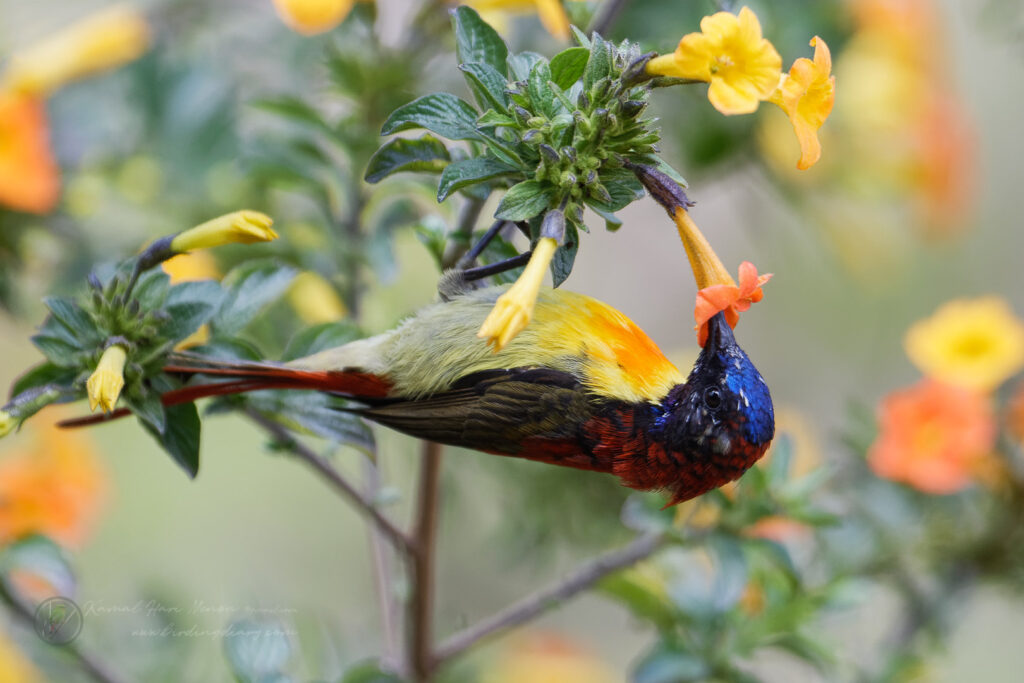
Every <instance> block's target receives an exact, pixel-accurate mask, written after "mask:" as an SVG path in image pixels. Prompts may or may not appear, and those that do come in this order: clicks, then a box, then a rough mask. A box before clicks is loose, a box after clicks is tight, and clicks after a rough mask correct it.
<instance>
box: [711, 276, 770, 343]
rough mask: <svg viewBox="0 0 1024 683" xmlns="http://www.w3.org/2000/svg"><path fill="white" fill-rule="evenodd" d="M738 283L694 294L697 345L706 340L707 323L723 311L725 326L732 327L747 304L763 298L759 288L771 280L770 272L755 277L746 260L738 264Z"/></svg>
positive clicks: (762, 292) (718, 286)
mask: <svg viewBox="0 0 1024 683" xmlns="http://www.w3.org/2000/svg"><path fill="white" fill-rule="evenodd" d="M739 275H740V284H739V286H737V285H734V284H733V285H711V286H710V287H705V288H704V289H702V290H700V291H699V292H697V306H696V308H694V311H693V319H694V320H695V321H696V323H697V324H696V326H695V327H694V329H695V330H697V343H698V344H700V345H701V346H704V344H705V343H706V342H707V340H708V321H709V320H711V318H712V317H714V316H715V314H716V313H718V312H720V311H724V312H725V320H726V322H728V323H729V327H736V323H738V322H739V321H740V313H743V312H745V311H747V310H748V309H749V308H750V306H751V304H756V303H757V302H758V301H760V300H761V299H762V298H764V291H763V290H762V289H761V285H763V284H764V283H766V282H768V280H770V279H771V278H772V274H771V273H766V274H765V275H758V274H757V267H756V266H754V264H753V263H751V262H750V261H744V262H743V263H741V264H740V272H739Z"/></svg>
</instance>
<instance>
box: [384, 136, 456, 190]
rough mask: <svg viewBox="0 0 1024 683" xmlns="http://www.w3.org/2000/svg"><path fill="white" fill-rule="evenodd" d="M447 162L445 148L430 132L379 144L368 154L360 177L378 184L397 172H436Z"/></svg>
mask: <svg viewBox="0 0 1024 683" xmlns="http://www.w3.org/2000/svg"><path fill="white" fill-rule="evenodd" d="M449 161H451V155H450V154H449V153H448V148H447V147H445V145H444V143H443V142H441V141H440V140H438V139H437V138H435V137H434V136H433V135H423V136H421V137H419V138H416V139H409V138H394V139H392V140H388V141H387V142H385V143H384V144H383V145H381V147H380V149H378V150H377V151H376V152H374V154H373V156H372V157H370V162H369V163H368V164H367V165H366V175H365V176H364V178H365V179H366V182H368V183H378V182H380V181H381V180H383V179H384V178H386V177H388V176H389V175H391V174H392V173H399V172H401V171H422V172H427V173H438V172H440V171H441V170H443V169H444V167H445V166H447V165H448V162H449Z"/></svg>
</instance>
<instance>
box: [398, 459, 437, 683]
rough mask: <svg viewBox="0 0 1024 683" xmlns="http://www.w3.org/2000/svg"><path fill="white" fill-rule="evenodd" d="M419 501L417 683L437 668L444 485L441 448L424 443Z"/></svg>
mask: <svg viewBox="0 0 1024 683" xmlns="http://www.w3.org/2000/svg"><path fill="white" fill-rule="evenodd" d="M422 461H423V464H422V465H421V470H420V490H419V499H418V501H417V503H416V514H417V517H416V519H415V520H414V525H415V531H414V532H413V546H412V555H411V557H410V562H409V573H410V579H411V581H410V584H411V585H412V595H411V596H410V599H409V617H408V623H407V624H406V628H407V631H408V638H409V646H408V652H407V657H408V658H409V671H410V673H411V674H412V675H413V677H414V680H416V681H429V680H430V678H431V676H432V675H433V673H434V669H435V667H436V660H435V658H434V656H433V654H432V653H431V648H432V646H433V617H434V553H435V550H436V546H437V543H436V541H437V513H438V504H437V503H438V497H439V496H438V494H439V492H440V483H441V446H440V444H436V443H433V442H431V441H424V442H423V457H422Z"/></svg>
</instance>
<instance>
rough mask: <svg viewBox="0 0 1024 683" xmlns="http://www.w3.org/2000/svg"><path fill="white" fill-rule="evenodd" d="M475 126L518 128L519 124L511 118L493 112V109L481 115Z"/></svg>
mask: <svg viewBox="0 0 1024 683" xmlns="http://www.w3.org/2000/svg"><path fill="white" fill-rule="evenodd" d="M476 125H477V126H479V127H480V128H484V127H489V126H497V127H509V128H511V127H514V126H518V125H519V123H518V122H517V121H516V120H515V119H514V118H512V117H511V116H507V115H505V114H502V113H501V112H497V111H494V110H493V109H488V110H487V111H485V112H484V113H483V115H481V116H480V118H478V119H477V120H476Z"/></svg>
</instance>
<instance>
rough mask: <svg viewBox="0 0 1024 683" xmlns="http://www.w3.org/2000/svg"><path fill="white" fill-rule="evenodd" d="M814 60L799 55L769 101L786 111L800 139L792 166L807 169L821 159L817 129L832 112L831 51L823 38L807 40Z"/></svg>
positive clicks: (802, 169)
mask: <svg viewBox="0 0 1024 683" xmlns="http://www.w3.org/2000/svg"><path fill="white" fill-rule="evenodd" d="M811 47H813V48H814V61H811V60H810V59H807V58H806V57H801V58H800V59H798V60H796V61H795V62H793V66H792V67H790V69H789V73H788V74H783V75H782V78H781V80H780V81H779V87H778V88H777V89H776V90H775V92H773V93H772V96H771V101H772V102H773V103H775V104H777V105H779V106H780V107H782V110H783V111H785V112H786V115H787V116H788V117H789V121H790V123H792V124H793V130H794V131H796V138H797V140H798V141H799V142H800V160H799V161H798V162H797V164H796V167H797V168H798V169H800V170H801V171H804V170H807V169H808V168H810V167H811V166H813V165H814V164H816V163H817V162H818V159H820V158H821V143H820V142H819V141H818V129H819V128H821V126H822V124H823V123H825V119H827V118H828V115H829V114H830V113H832V105H833V103H834V102H835V97H836V93H835V87H836V77H835V76H833V75H832V53H831V52H829V49H828V45H826V44H825V41H824V40H822V39H821V38H819V37H818V36H815V37H814V38H812V39H811Z"/></svg>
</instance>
